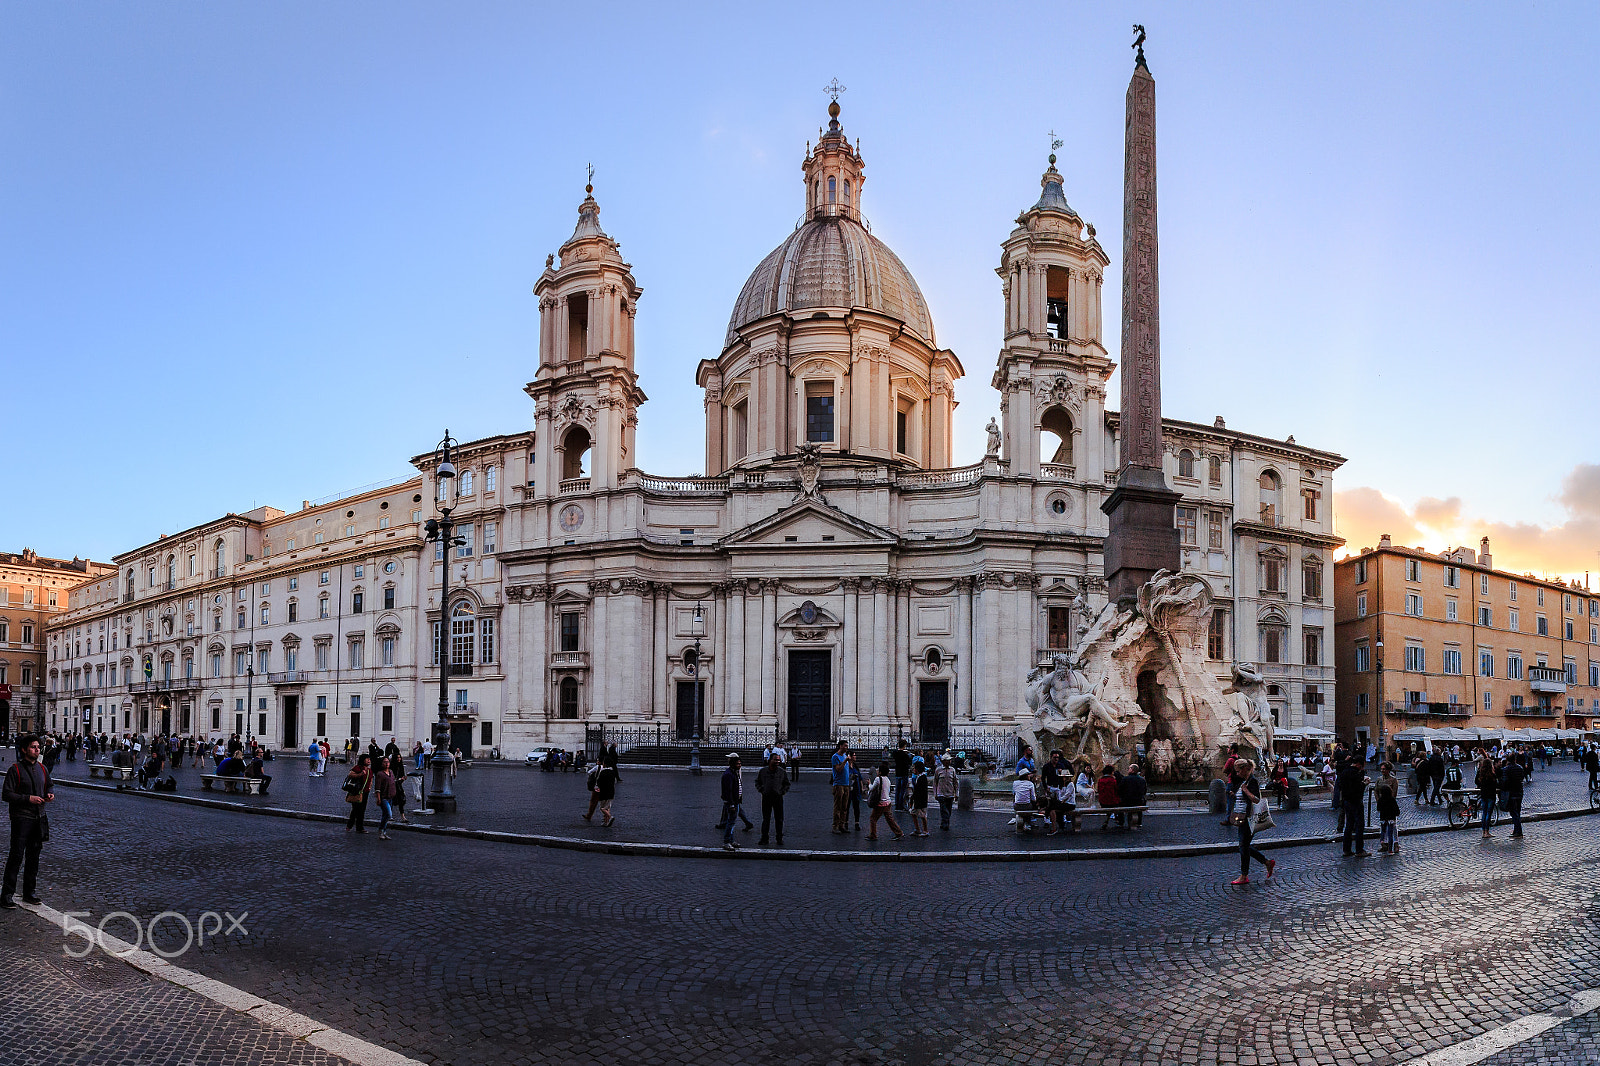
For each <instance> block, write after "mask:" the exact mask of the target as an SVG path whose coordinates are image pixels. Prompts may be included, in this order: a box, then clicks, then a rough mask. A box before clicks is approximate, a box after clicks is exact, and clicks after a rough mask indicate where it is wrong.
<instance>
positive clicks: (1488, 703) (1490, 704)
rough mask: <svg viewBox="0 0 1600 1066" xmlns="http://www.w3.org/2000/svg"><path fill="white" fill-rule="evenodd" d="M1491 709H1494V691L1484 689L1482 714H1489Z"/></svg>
mask: <svg viewBox="0 0 1600 1066" xmlns="http://www.w3.org/2000/svg"><path fill="white" fill-rule="evenodd" d="M1493 710H1494V693H1493V692H1490V691H1488V690H1487V689H1485V690H1484V693H1483V713H1484V714H1489V713H1491V712H1492V711H1493Z"/></svg>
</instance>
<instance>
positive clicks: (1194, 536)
mask: <svg viewBox="0 0 1600 1066" xmlns="http://www.w3.org/2000/svg"><path fill="white" fill-rule="evenodd" d="M1178 539H1179V540H1180V541H1182V542H1183V543H1184V544H1185V545H1194V544H1199V543H1200V512H1199V511H1197V510H1196V509H1195V508H1193V507H1180V508H1178Z"/></svg>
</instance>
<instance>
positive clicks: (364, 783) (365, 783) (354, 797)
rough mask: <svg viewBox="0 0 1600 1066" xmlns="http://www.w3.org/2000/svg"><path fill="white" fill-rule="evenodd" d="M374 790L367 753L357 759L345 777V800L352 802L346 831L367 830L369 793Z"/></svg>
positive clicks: (362, 831)
mask: <svg viewBox="0 0 1600 1066" xmlns="http://www.w3.org/2000/svg"><path fill="white" fill-rule="evenodd" d="M371 790H372V771H371V770H370V769H368V763H367V757H366V756H365V755H362V756H360V757H359V758H357V759H356V761H355V763H354V764H352V765H351V767H350V772H349V773H348V774H346V775H345V778H344V800H345V802H346V803H348V804H350V817H349V818H347V819H346V820H345V823H344V831H345V832H346V833H348V832H350V831H351V830H355V831H356V832H357V833H365V832H366V831H367V795H368V793H369V792H371Z"/></svg>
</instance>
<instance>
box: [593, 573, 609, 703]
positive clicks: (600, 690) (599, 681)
mask: <svg viewBox="0 0 1600 1066" xmlns="http://www.w3.org/2000/svg"><path fill="white" fill-rule="evenodd" d="M589 595H590V596H591V597H592V599H591V600H590V601H589V602H590V603H591V604H592V605H593V608H594V609H593V610H592V611H591V612H590V614H591V616H592V617H591V619H590V624H591V626H592V627H593V631H592V632H591V633H590V634H589V711H590V713H591V714H593V715H597V716H599V717H600V718H601V719H602V720H603V719H604V718H605V714H606V712H607V711H608V710H610V709H611V708H610V705H609V703H608V702H607V700H608V698H609V687H610V686H608V685H607V684H606V681H607V680H608V679H607V671H606V663H607V661H608V659H607V650H608V648H609V647H610V643H611V640H610V637H611V633H610V629H609V624H610V618H609V616H610V611H609V610H608V608H607V603H608V601H609V600H610V598H611V582H609V581H591V582H589Z"/></svg>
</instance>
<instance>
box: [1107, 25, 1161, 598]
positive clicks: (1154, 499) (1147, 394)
mask: <svg viewBox="0 0 1600 1066" xmlns="http://www.w3.org/2000/svg"><path fill="white" fill-rule="evenodd" d="M1124 159H1125V162H1124V172H1123V202H1122V210H1123V216H1122V463H1121V467H1120V470H1119V472H1118V475H1117V487H1116V489H1115V490H1114V491H1113V492H1112V493H1111V495H1110V496H1109V497H1108V498H1107V499H1106V501H1105V502H1104V503H1103V504H1101V510H1103V511H1104V512H1105V513H1106V514H1107V515H1108V516H1109V517H1110V519H1111V522H1110V531H1109V533H1108V535H1107V537H1106V542H1105V549H1104V559H1105V574H1106V579H1107V582H1108V584H1109V586H1110V596H1111V599H1112V600H1115V601H1119V602H1120V601H1127V600H1131V599H1132V598H1133V597H1134V595H1135V593H1136V592H1137V591H1138V588H1139V586H1140V585H1142V584H1143V583H1144V582H1145V581H1147V580H1149V578H1150V576H1151V575H1152V574H1154V573H1155V572H1156V571H1157V570H1160V569H1168V570H1173V571H1176V570H1177V569H1178V568H1179V551H1178V530H1177V528H1176V526H1175V524H1174V521H1173V517H1174V511H1173V508H1174V505H1175V504H1176V502H1177V500H1178V499H1179V495H1178V494H1177V493H1175V492H1173V491H1172V490H1171V489H1169V488H1168V487H1167V482H1166V477H1165V475H1164V474H1163V473H1162V469H1161V318H1160V287H1159V284H1158V270H1157V249H1158V242H1157V236H1156V83H1155V79H1154V78H1152V77H1151V76H1150V70H1149V68H1147V67H1146V66H1145V63H1144V53H1143V52H1140V54H1139V57H1138V60H1137V63H1136V66H1135V67H1134V71H1133V78H1132V79H1131V80H1130V81H1129V82H1128V95H1127V134H1126V143H1125V156H1124Z"/></svg>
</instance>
